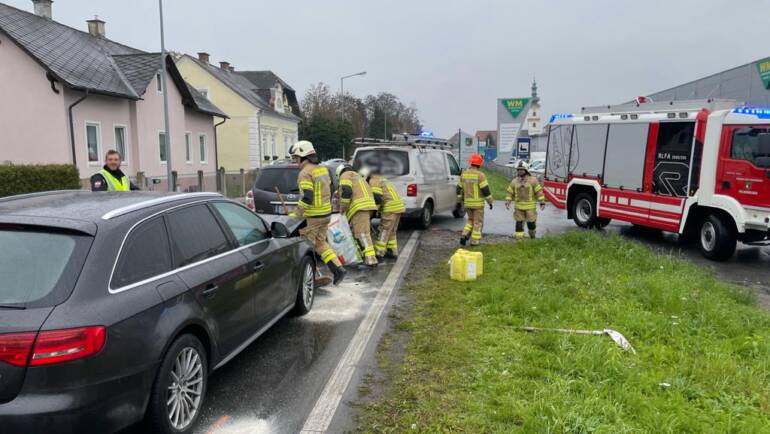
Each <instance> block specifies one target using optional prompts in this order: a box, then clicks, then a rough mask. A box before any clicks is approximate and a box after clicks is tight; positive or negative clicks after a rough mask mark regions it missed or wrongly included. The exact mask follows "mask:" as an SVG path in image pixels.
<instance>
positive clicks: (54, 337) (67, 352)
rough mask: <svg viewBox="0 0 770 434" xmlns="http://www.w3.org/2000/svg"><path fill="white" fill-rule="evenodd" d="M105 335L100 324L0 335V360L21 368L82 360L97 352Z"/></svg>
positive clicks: (102, 345) (100, 348)
mask: <svg viewBox="0 0 770 434" xmlns="http://www.w3.org/2000/svg"><path fill="white" fill-rule="evenodd" d="M106 337H107V331H106V330H105V328H104V327H102V326H94V327H82V328H76V329H66V330H47V331H42V332H39V333H11V334H0V362H6V363H9V364H11V365H14V366H21V367H24V366H27V365H29V366H44V365H53V364H57V363H63V362H69V361H71V360H77V359H82V358H85V357H89V356H93V355H94V354H96V353H98V352H99V351H101V350H102V348H104V342H105V340H106ZM28 361H29V363H28Z"/></svg>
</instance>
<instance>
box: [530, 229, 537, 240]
mask: <svg viewBox="0 0 770 434" xmlns="http://www.w3.org/2000/svg"><path fill="white" fill-rule="evenodd" d="M535 235H536V231H529V238H531V239H533V240H534V239H535V238H536V237H535Z"/></svg>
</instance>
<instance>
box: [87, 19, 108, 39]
mask: <svg viewBox="0 0 770 434" xmlns="http://www.w3.org/2000/svg"><path fill="white" fill-rule="evenodd" d="M86 22H87V23H88V33H90V34H91V36H96V37H98V38H103V37H104V36H105V35H106V33H105V31H104V21H102V20H100V19H99V16H97V15H94V19H93V20H87V21H86Z"/></svg>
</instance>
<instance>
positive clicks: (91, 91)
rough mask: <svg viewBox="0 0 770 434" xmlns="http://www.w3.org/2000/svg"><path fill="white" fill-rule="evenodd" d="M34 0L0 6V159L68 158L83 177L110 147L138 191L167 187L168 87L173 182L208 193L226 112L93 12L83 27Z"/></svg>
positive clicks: (95, 169)
mask: <svg viewBox="0 0 770 434" xmlns="http://www.w3.org/2000/svg"><path fill="white" fill-rule="evenodd" d="M32 3H33V4H34V10H35V12H36V13H35V14H33V13H30V12H26V11H23V10H19V9H17V8H14V7H11V6H8V5H6V4H2V3H0V65H2V67H0V95H2V99H3V103H2V104H0V131H2V135H0V162H2V161H9V162H11V163H13V164H48V163H68V164H74V165H76V166H77V168H78V169H79V171H80V176H81V178H82V179H83V180H84V182H85V181H87V180H88V178H90V176H91V175H92V174H94V173H96V172H98V171H99V170H100V169H101V167H102V164H103V158H104V154H105V152H106V151H107V150H109V149H116V150H118V151H119V152H121V153H122V154H123V161H124V163H123V164H124V167H123V171H124V172H125V173H126V174H127V175H128V176H129V177H131V178H132V179H133V180H135V181H136V180H137V179H138V180H139V184H140V186H141V187H142V188H145V189H157V190H165V189H166V188H167V187H166V186H167V176H166V173H167V164H168V157H169V155H168V140H167V138H166V136H165V132H164V131H165V123H164V116H163V94H164V92H167V93H168V102H169V124H170V131H169V133H170V142H171V164H172V168H173V170H174V171H175V172H176V174H177V188H178V189H180V190H183V191H185V190H197V189H198V188H199V182H201V183H202V184H203V188H204V189H206V190H214V189H215V188H216V167H217V164H216V152H215V142H216V132H215V127H214V123H215V120H219V121H221V120H222V119H224V118H225V117H226V115H225V114H224V113H223V112H222V111H221V110H219V109H218V108H217V107H216V106H215V105H213V104H211V103H210V102H209V101H208V100H207V99H206V98H205V97H203V96H202V95H200V94H199V93H198V92H197V91H195V89H193V88H192V87H190V86H188V85H187V83H185V81H184V80H183V79H182V76H181V74H180V73H179V71H178V70H177V69H176V66H175V64H174V62H173V61H171V59H170V58H166V59H165V61H164V62H162V61H161V55H160V54H159V53H147V52H144V51H141V50H138V49H135V48H132V47H129V46H126V45H123V44H120V43H118V42H114V41H111V40H110V39H108V38H107V36H106V30H105V24H106V23H105V22H104V21H103V20H100V19H98V18H94V19H92V20H88V22H87V28H88V31H87V32H85V31H80V30H77V29H74V28H71V27H68V26H66V25H63V24H61V23H58V22H56V21H54V20H53V18H52V8H51V6H52V5H51V3H52V1H51V0H33V2H32ZM162 65H163V66H162ZM162 67H165V69H166V72H167V73H168V74H167V76H168V80H167V86H168V88H167V89H166V88H164V87H163V83H162V82H161V80H160V77H161V74H160V72H161V68H162ZM201 176H202V179H199V177H201Z"/></svg>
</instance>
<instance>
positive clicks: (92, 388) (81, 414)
mask: <svg viewBox="0 0 770 434" xmlns="http://www.w3.org/2000/svg"><path fill="white" fill-rule="evenodd" d="M314 269H315V260H314V257H313V253H312V247H311V246H310V245H309V244H308V243H307V242H306V241H303V240H302V239H300V238H297V237H289V230H288V229H287V228H286V226H285V225H284V224H282V223H280V222H274V223H273V224H272V225H270V226H268V225H267V224H266V223H265V221H264V220H263V219H262V218H261V217H259V216H258V215H256V214H254V213H253V212H252V211H250V210H248V209H247V208H245V207H243V206H241V205H239V204H237V203H235V202H232V201H229V200H227V199H225V198H223V197H222V196H220V195H218V194H211V193H193V194H176V195H162V194H153V193H147V192H144V193H143V192H132V193H91V192H83V191H77V192H53V193H44V194H35V195H27V196H16V197H10V198H5V199H0V431H1V432H3V433H10V432H22V433H32V432H46V433H50V432H73V433H83V432H99V433H104V432H113V431H117V430H119V429H121V428H123V427H126V426H128V425H131V424H134V423H136V422H138V421H141V420H142V419H145V420H146V422H147V424H148V427H147V428H148V431H152V432H174V433H180V432H188V431H190V430H191V429H192V427H193V426H194V424H195V422H196V420H197V418H198V415H199V413H200V410H201V406H202V404H203V401H204V399H205V396H206V385H207V382H208V375H209V374H210V373H211V372H212V371H213V370H215V369H217V368H219V367H220V366H222V365H224V364H225V363H227V362H228V361H229V360H231V359H232V358H233V357H235V356H236V355H237V354H238V353H239V352H240V351H241V350H243V349H244V348H245V347H246V346H248V345H249V344H250V343H251V342H252V341H254V340H255V339H256V338H257V337H258V336H259V335H260V334H261V333H263V332H264V331H265V330H267V329H268V328H269V327H270V326H271V325H272V324H274V323H275V322H276V321H278V320H279V319H280V318H281V317H283V316H284V315H285V314H287V313H289V312H290V311H293V312H294V313H296V314H300V315H301V314H304V313H307V312H308V311H309V310H310V308H311V307H312V305H313V296H314V287H313V274H314Z"/></svg>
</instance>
